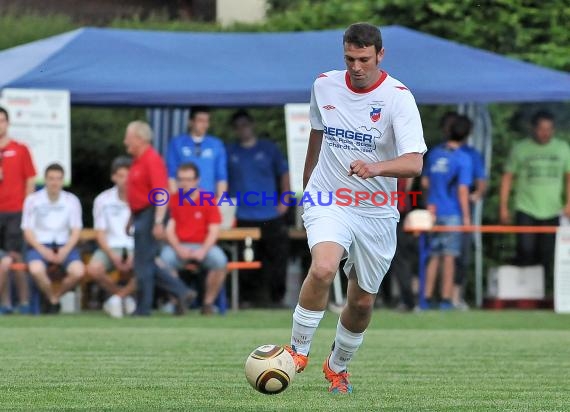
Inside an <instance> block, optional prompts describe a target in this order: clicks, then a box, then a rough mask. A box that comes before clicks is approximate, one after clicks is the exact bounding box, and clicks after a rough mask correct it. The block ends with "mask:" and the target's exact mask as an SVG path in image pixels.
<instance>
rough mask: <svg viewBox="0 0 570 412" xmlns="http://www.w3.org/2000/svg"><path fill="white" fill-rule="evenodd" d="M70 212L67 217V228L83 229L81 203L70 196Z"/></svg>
mask: <svg viewBox="0 0 570 412" xmlns="http://www.w3.org/2000/svg"><path fill="white" fill-rule="evenodd" d="M69 206H70V209H71V210H70V212H71V215H70V216H69V226H70V228H71V229H83V218H82V217H81V213H82V211H81V203H80V202H79V199H78V198H77V197H76V196H75V195H72V196H71V197H70V201H69Z"/></svg>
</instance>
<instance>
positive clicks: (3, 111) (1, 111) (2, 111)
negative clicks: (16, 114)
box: [0, 106, 10, 121]
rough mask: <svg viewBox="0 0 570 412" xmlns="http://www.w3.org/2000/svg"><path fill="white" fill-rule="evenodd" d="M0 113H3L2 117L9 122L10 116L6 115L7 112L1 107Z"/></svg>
mask: <svg viewBox="0 0 570 412" xmlns="http://www.w3.org/2000/svg"><path fill="white" fill-rule="evenodd" d="M0 113H4V116H6V120H7V121H9V120H10V115H9V114H8V110H6V109H4V108H3V107H2V106H0Z"/></svg>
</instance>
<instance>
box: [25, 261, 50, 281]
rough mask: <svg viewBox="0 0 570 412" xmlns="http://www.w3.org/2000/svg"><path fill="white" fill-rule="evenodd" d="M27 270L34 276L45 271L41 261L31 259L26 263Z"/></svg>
mask: <svg viewBox="0 0 570 412" xmlns="http://www.w3.org/2000/svg"><path fill="white" fill-rule="evenodd" d="M28 271H29V272H30V275H32V276H33V277H36V276H38V275H41V274H42V273H44V272H45V271H46V266H45V265H44V263H43V262H42V261H38V260H36V261H32V262H30V263H29V264H28Z"/></svg>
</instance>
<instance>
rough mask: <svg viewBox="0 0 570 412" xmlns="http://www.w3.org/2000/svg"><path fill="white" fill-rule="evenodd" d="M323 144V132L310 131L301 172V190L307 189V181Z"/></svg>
mask: <svg viewBox="0 0 570 412" xmlns="http://www.w3.org/2000/svg"><path fill="white" fill-rule="evenodd" d="M322 142H323V131H322V130H315V129H311V134H310V135H309V147H308V148H307V157H306V158H305V169H304V170H303V190H304V189H305V188H306V187H307V183H309V179H310V177H311V174H312V173H313V170H314V169H315V166H316V165H317V161H318V160H319V153H320V152H321V143H322Z"/></svg>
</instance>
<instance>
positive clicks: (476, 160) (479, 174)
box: [471, 150, 487, 180]
mask: <svg viewBox="0 0 570 412" xmlns="http://www.w3.org/2000/svg"><path fill="white" fill-rule="evenodd" d="M471 160H472V161H473V164H472V165H471V166H472V167H473V177H474V178H475V179H481V180H483V179H487V175H486V173H485V161H484V160H483V156H481V153H479V152H478V151H477V150H474V151H473V157H472V159H471Z"/></svg>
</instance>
